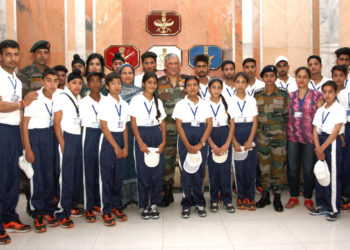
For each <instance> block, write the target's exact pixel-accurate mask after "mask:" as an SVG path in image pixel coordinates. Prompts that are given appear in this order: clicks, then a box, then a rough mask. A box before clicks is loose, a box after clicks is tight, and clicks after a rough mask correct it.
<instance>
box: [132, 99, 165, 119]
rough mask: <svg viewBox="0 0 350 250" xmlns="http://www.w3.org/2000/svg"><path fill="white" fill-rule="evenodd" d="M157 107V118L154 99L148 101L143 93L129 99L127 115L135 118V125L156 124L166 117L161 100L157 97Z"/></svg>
mask: <svg viewBox="0 0 350 250" xmlns="http://www.w3.org/2000/svg"><path fill="white" fill-rule="evenodd" d="M158 109H159V112H160V117H159V118H158V120H157V119H156V116H157V107H156V103H155V99H154V97H153V99H152V100H151V101H149V100H148V99H147V98H146V97H145V96H144V95H143V93H141V94H140V95H137V96H135V97H133V98H132V99H131V102H130V104H129V115H130V116H133V117H135V118H136V125H137V126H157V125H159V124H160V123H161V122H162V120H163V119H164V118H165V117H166V114H165V110H164V107H163V102H162V100H161V99H159V98H158Z"/></svg>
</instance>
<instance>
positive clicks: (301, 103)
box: [298, 89, 309, 112]
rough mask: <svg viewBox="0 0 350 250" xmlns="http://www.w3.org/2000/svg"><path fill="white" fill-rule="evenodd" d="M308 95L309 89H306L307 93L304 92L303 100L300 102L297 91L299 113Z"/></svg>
mask: <svg viewBox="0 0 350 250" xmlns="http://www.w3.org/2000/svg"><path fill="white" fill-rule="evenodd" d="M308 93H309V89H307V91H306V93H305V95H304V97H303V99H302V100H300V98H299V91H298V101H299V112H300V111H301V107H302V106H303V103H304V101H305V97H306V96H307V94H308Z"/></svg>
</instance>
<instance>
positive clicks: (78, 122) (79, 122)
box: [74, 117, 81, 126]
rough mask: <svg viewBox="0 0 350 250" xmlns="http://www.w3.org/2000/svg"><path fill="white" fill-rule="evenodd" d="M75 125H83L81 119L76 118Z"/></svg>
mask: <svg viewBox="0 0 350 250" xmlns="http://www.w3.org/2000/svg"><path fill="white" fill-rule="evenodd" d="M74 125H79V126H80V125H81V119H80V118H79V117H76V118H74Z"/></svg>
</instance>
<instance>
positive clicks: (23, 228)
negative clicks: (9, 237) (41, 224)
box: [3, 220, 32, 233]
mask: <svg viewBox="0 0 350 250" xmlns="http://www.w3.org/2000/svg"><path fill="white" fill-rule="evenodd" d="M3 224H4V228H5V229H6V231H7V232H8V233H26V232H29V231H30V230H31V229H32V227H31V226H29V225H25V224H22V222H20V221H19V220H16V221H10V222H9V223H3Z"/></svg>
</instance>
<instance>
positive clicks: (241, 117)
mask: <svg viewBox="0 0 350 250" xmlns="http://www.w3.org/2000/svg"><path fill="white" fill-rule="evenodd" d="M246 102H247V101H244V102H243V106H242V107H241V105H240V104H239V102H237V105H238V108H239V111H241V116H240V117H239V120H240V121H241V122H246V118H245V116H244V114H243V111H244V108H245V104H246Z"/></svg>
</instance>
